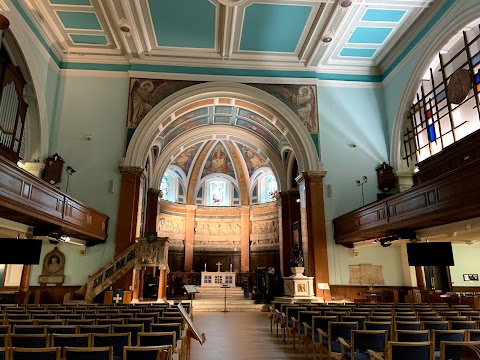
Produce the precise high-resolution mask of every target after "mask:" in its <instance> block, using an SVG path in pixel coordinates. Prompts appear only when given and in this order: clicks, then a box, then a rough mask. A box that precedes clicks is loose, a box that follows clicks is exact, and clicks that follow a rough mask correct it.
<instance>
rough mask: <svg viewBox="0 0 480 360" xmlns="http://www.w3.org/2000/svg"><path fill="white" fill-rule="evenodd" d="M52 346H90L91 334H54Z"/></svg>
mask: <svg viewBox="0 0 480 360" xmlns="http://www.w3.org/2000/svg"><path fill="white" fill-rule="evenodd" d="M51 344H52V346H60V347H61V348H64V347H67V346H68V347H75V348H77V347H89V346H90V334H52V338H51Z"/></svg>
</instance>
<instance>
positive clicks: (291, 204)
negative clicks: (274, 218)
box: [279, 191, 300, 276]
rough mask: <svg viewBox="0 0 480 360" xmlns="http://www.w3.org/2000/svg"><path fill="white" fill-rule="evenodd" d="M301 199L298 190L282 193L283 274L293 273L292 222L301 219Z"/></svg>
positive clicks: (281, 250) (281, 264)
mask: <svg viewBox="0 0 480 360" xmlns="http://www.w3.org/2000/svg"><path fill="white" fill-rule="evenodd" d="M299 199H300V195H299V193H298V191H282V192H281V193H280V211H279V221H280V224H281V233H282V236H281V239H280V241H281V248H280V256H281V257H280V266H281V269H280V271H281V273H282V276H289V275H291V274H290V273H291V271H290V257H291V255H292V224H293V223H295V222H297V221H299V220H300V202H299V201H297V200H299Z"/></svg>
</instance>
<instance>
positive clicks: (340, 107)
mask: <svg viewBox="0 0 480 360" xmlns="http://www.w3.org/2000/svg"><path fill="white" fill-rule="evenodd" d="M318 109H319V122H320V149H321V156H322V163H323V165H324V166H325V170H326V171H327V175H326V177H325V179H324V186H325V189H324V198H325V217H326V219H325V221H326V227H327V241H328V258H329V274H330V282H331V283H332V284H337V285H342V284H343V285H348V283H349V279H348V265H353V264H360V263H368V264H372V265H383V268H384V277H385V283H386V285H391V286H398V285H403V284H404V283H405V281H404V279H403V272H402V264H401V257H400V248H398V249H397V247H391V248H381V247H372V248H364V249H361V251H360V254H359V256H358V257H353V256H352V251H351V249H347V248H345V247H343V246H338V245H336V244H335V241H334V239H333V223H332V220H333V219H334V218H336V217H337V216H340V215H343V214H346V213H348V212H350V211H352V210H355V209H357V208H359V207H360V206H361V187H358V186H357V185H356V183H355V181H356V180H360V179H362V177H363V176H367V178H368V181H367V183H366V184H365V185H364V193H365V204H369V203H371V202H374V201H376V197H377V192H379V191H378V189H377V175H376V171H375V168H376V167H377V166H378V165H379V164H381V163H382V162H383V161H388V150H387V140H386V122H385V116H384V114H385V109H384V99H383V92H382V89H381V88H378V87H365V86H362V87H356V88H355V87H353V85H352V87H332V86H325V87H324V86H319V87H318ZM352 144H356V147H354V148H353V147H352ZM328 185H331V186H332V196H331V197H329V196H328V193H327V189H326V187H327V186H328ZM386 254H388V256H385V255H386ZM387 259H390V260H387ZM392 259H393V260H392Z"/></svg>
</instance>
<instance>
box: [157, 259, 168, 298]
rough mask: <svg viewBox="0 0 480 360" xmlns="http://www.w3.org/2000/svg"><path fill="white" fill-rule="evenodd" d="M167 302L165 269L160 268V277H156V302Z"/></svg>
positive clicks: (163, 267)
mask: <svg viewBox="0 0 480 360" xmlns="http://www.w3.org/2000/svg"><path fill="white" fill-rule="evenodd" d="M166 301H167V268H166V267H165V266H161V267H160V275H159V277H158V296H157V302H166Z"/></svg>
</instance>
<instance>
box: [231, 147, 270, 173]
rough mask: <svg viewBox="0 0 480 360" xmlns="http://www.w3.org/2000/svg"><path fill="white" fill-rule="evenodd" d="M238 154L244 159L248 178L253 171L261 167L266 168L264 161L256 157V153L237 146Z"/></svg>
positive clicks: (247, 148)
mask: <svg viewBox="0 0 480 360" xmlns="http://www.w3.org/2000/svg"><path fill="white" fill-rule="evenodd" d="M237 146H238V148H239V149H240V152H241V153H242V156H243V158H244V159H245V164H247V168H248V174H249V175H250V177H251V176H252V174H253V173H254V172H255V170H257V169H259V168H261V167H262V166H268V165H267V164H266V162H265V160H264V159H263V158H262V157H261V156H260V155H258V153H257V152H256V151H254V150H252V149H250V148H249V147H248V146H245V145H242V144H237Z"/></svg>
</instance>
